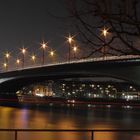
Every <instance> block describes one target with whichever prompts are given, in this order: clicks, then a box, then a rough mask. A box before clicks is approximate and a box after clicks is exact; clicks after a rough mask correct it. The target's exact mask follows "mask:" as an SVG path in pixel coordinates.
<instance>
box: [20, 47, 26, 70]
mask: <svg viewBox="0 0 140 140" xmlns="http://www.w3.org/2000/svg"><path fill="white" fill-rule="evenodd" d="M21 53H22V68H24V63H25V53H26V48H24V47H23V48H22V49H21Z"/></svg>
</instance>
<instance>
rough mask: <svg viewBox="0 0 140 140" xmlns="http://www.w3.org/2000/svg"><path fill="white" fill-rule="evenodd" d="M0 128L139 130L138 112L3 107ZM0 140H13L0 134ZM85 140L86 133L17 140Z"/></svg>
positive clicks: (138, 137)
mask: <svg viewBox="0 0 140 140" xmlns="http://www.w3.org/2000/svg"><path fill="white" fill-rule="evenodd" d="M0 128H18V129H20V128H22V129H29V128H31V129H139V128H140V109H138V108H137V109H132V108H107V107H90V108H88V107H81V108H79V107H78V108H77V107H64V106H61V107H52V106H47V107H46V108H40V107H36V108H29V107H22V108H21V107H20V108H19V107H4V106H0ZM0 137H1V140H14V134H13V133H12V132H0ZM94 137H95V140H124V139H127V140H140V133H112V132H111V133H108V132H106V133H95V134H94ZM25 139H26V140H28V139H29V140H31V139H33V140H38V139H39V140H46V139H47V140H88V139H90V134H87V133H82V134H81V133H80V134H79V133H76V134H75V133H72V134H70V133H69V132H68V133H67V132H66V133H59V134H58V133H55V134H54V133H51V132H49V133H44V132H42V133H31V132H30V133H25V132H20V133H19V134H18V140H25Z"/></svg>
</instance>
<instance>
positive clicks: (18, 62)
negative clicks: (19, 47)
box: [16, 59, 20, 68]
mask: <svg viewBox="0 0 140 140" xmlns="http://www.w3.org/2000/svg"><path fill="white" fill-rule="evenodd" d="M19 64H20V59H17V60H16V65H17V68H18V66H19Z"/></svg>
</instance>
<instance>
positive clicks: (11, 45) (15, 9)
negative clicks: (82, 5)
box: [0, 0, 70, 58]
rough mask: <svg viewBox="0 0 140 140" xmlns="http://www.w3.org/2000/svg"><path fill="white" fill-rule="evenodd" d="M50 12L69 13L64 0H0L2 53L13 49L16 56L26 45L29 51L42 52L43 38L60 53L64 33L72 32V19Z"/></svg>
mask: <svg viewBox="0 0 140 140" xmlns="http://www.w3.org/2000/svg"><path fill="white" fill-rule="evenodd" d="M49 12H50V13H52V14H54V15H56V16H65V15H67V11H66V9H65V7H64V5H63V3H62V2H61V0H2V1H0V57H1V58H2V55H3V53H4V52H6V51H10V52H11V54H12V55H13V57H15V58H16V57H17V56H16V55H17V54H18V55H19V48H22V46H23V45H24V47H26V48H28V51H29V52H30V53H32V52H35V53H39V51H40V50H39V43H40V42H41V41H42V40H44V41H47V42H49V46H50V47H51V48H53V49H55V50H56V51H58V53H60V54H61V53H62V49H63V47H65V45H64V43H65V42H64V41H65V36H66V35H68V33H69V32H70V31H69V23H68V22H66V21H64V20H61V19H59V18H55V17H53V16H51V15H50V14H49ZM65 49H66V48H65ZM65 49H64V50H65ZM60 50H61V51H60Z"/></svg>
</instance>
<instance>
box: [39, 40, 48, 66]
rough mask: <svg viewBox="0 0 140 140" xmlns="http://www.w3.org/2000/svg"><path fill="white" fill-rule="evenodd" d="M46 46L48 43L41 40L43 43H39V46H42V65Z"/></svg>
mask: <svg viewBox="0 0 140 140" xmlns="http://www.w3.org/2000/svg"><path fill="white" fill-rule="evenodd" d="M47 47H48V44H47V43H45V42H44V41H43V43H41V48H42V65H44V63H45V50H46V48H47Z"/></svg>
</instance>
